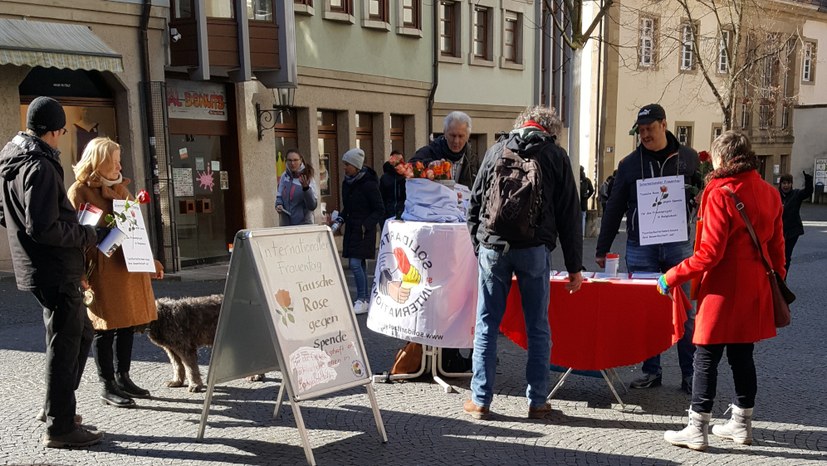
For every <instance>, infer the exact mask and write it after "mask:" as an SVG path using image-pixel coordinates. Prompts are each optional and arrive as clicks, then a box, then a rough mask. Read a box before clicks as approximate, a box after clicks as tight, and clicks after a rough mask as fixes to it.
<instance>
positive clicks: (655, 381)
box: [629, 374, 663, 388]
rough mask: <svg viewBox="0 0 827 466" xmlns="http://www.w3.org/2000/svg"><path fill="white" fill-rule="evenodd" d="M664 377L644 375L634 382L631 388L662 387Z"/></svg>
mask: <svg viewBox="0 0 827 466" xmlns="http://www.w3.org/2000/svg"><path fill="white" fill-rule="evenodd" d="M662 379H663V376H661V375H660V374H644V375H643V377H641V378H639V379H637V380H635V381H633V382H632V383H631V384H630V385H629V386H630V387H632V388H655V387H660V386H661V382H662Z"/></svg>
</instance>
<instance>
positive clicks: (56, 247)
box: [0, 97, 106, 448]
mask: <svg viewBox="0 0 827 466" xmlns="http://www.w3.org/2000/svg"><path fill="white" fill-rule="evenodd" d="M65 125H66V114H65V113H64V112H63V107H62V106H61V105H60V104H59V103H58V102H57V101H56V100H54V99H52V98H49V97H38V98H36V99H35V100H33V101H32V103H31V104H30V105H29V109H28V112H27V114H26V126H27V128H28V129H27V130H26V131H25V132H20V133H18V134H17V135H16V136H15V137H14V138H12V140H11V141H10V142H9V143H7V144H6V146H5V147H4V148H3V149H2V151H0V225H2V226H4V227H5V228H6V231H7V232H8V235H9V248H10V249H11V255H12V263H13V265H14V275H15V278H16V280H17V288H18V289H20V290H24V291H31V292H32V294H34V296H35V298H37V301H38V302H39V303H40V305H41V306H42V307H43V322H44V324H45V326H46V401H45V404H44V405H43V411H41V413H40V414H39V415H38V419H40V420H41V421H46V422H47V427H46V430H47V433H46V436H45V437H44V439H43V443H44V444H45V445H46V446H47V447H52V448H66V447H87V446H90V445H94V444H96V443H98V442H100V440H101V438H102V437H103V433H102V432H97V431H89V430H87V429H85V428H83V427H81V425H80V416H77V415H76V413H75V407H76V401H75V390H76V389H77V387H78V385H79V383H80V378H81V374H82V373H83V368H84V366H85V365H86V360H87V358H88V356H89V348H90V346H91V343H92V327H91V324H90V322H89V318H88V317H87V316H86V307H85V306H84V305H83V300H82V294H81V288H80V281H81V279H82V278H83V276H84V255H83V252H84V249H85V248H87V247H93V246H94V245H95V244H96V243H97V242H98V236H103V235H105V233H106V232H105V231H103V230H100V231H96V229H95V228H94V227H91V226H84V225H80V224H79V223H78V221H77V212H76V211H75V209H74V208H72V204H70V203H69V199H68V198H67V196H66V187H65V186H64V185H63V168H62V167H61V165H60V151H58V150H57V146H58V143H59V141H60V139H61V137H62V136H63V135H64V134H66V129H65V128H64V126H65Z"/></svg>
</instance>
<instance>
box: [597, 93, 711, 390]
mask: <svg viewBox="0 0 827 466" xmlns="http://www.w3.org/2000/svg"><path fill="white" fill-rule="evenodd" d="M666 128H667V124H666V111H665V110H664V109H663V107H661V106H660V105H658V104H649V105H646V106H644V107H643V108H641V109H640V111H639V112H638V115H637V121H636V122H635V126H634V128H633V129H634V130H635V131H637V132H638V134H639V135H640V144H639V145H638V146H637V148H635V150H634V151H633V152H632V153H631V154H629V155H627V156H626V157H624V158H623V160H621V161H620V164H619V165H618V167H617V174H616V175H615V178H614V183H613V185H612V190H611V194H610V195H609V200H608V202H607V203H606V208H605V210H604V211H603V220H602V223H601V225H600V235H599V236H598V238H597V250H596V251H595V262H597V265H598V266H599V267H601V268H603V267H605V265H606V253H608V252H609V251H610V249H611V247H612V242H613V241H614V238H615V236H617V232H618V230H619V228H620V222H621V220H622V218H623V214H624V213H625V214H626V234H627V239H626V269H627V270H628V271H629V272H661V273H663V272H666V271H667V270H669V269H670V268H672V267H673V266H675V265H677V264H678V263H679V262H681V261H682V260H684V259H686V258H687V257H689V256H691V255H692V240H691V239H690V236H689V231H688V227H689V225H690V218H691V216H692V213H693V212H694V205H693V204H692V199H693V196H692V194H691V193H692V192H693V191H694V189H693V187H694V188H697V189H700V188H701V186H702V180H701V177H700V175H699V174H698V164H699V162H698V153H697V152H695V151H694V150H693V149H691V148H689V147H686V146H683V145H681V144H680V143H679V142H678V140H677V138H675V136H674V135H673V134H672V133H671V132H669V131H668V130H667V129H666ZM676 175H682V176H683V181H684V186H685V187H686V193H685V196H686V219H687V232H686V233H687V239H686V240H685V241H678V242H672V243H659V244H647V245H641V244H640V227H639V221H638V199H637V181H638V180H644V179H652V178H658V177H664V176H676ZM685 291H686V292H687V294H689V292H688V286H687V287H686V288H685ZM694 331H695V311H694V309H689V310H688V312H687V320H686V322H685V324H684V334H683V337H682V338H681V340H680V341H678V345H677V346H678V360H679V363H680V366H681V373H682V381H681V388H682V389H683V390H684V391H685V392H686V393H691V391H692V373H693V368H692V359H693V356H694V354H695V346H694V345H693V344H692V334H693V333H694ZM642 370H643V377H642V378H640V379H638V380H635V381H633V382H632V383H631V387H632V388H652V387H657V386H660V385H661V379H662V376H661V365H660V355H657V356H653V357H651V358H649V359H647V360H646V361H644V362H643V368H642Z"/></svg>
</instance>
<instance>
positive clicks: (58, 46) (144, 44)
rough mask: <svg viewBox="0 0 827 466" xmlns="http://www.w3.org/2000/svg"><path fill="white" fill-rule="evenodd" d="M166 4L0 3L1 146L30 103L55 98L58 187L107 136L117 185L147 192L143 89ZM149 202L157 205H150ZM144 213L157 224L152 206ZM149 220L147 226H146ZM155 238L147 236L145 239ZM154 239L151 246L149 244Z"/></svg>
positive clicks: (157, 73) (155, 71)
mask: <svg viewBox="0 0 827 466" xmlns="http://www.w3.org/2000/svg"><path fill="white" fill-rule="evenodd" d="M167 4H168V3H167V1H165V0H152V1H149V0H147V1H145V2H144V1H139V0H137V1H136V0H120V1H118V0H113V1H105V2H101V1H96V0H72V1H68V0H67V1H62V0H54V1H49V2H42V1H17V0H8V1H3V2H2V3H0V136H1V137H2V139H3V144H5V142H6V141H8V140H10V139H11V138H12V137H13V136H14V134H15V133H16V132H17V131H21V130H23V129H25V121H26V109H27V106H28V104H29V102H31V100H32V99H34V98H35V97H37V96H40V95H49V96H53V97H55V98H57V99H58V100H59V101H60V102H61V103H62V104H63V105H64V108H65V110H66V116H67V125H66V129H67V131H68V133H67V135H66V136H65V137H64V138H62V142H61V147H60V150H61V163H62V165H63V169H64V173H65V179H64V182H65V184H66V187H67V188H68V187H69V185H70V184H71V183H72V182H73V181H74V176H73V174H72V169H71V166H72V164H74V163H75V162H76V161H77V160H78V157H79V156H80V154H81V153H82V151H83V147H84V146H85V144H86V142H88V141H89V140H90V139H92V138H94V137H97V136H108V137H110V138H112V139H114V140H115V141H117V142H118V143H119V144H121V146H122V165H123V173H124V176H125V177H128V178H132V179H133V184H132V185H131V186H130V188H131V189H133V190H136V191H137V190H138V189H144V188H146V189H148V190H150V192H153V191H152V189H151V187H152V185H153V171H154V169H153V167H152V166H151V165H150V164H149V163H150V161H151V160H152V159H151V157H148V156H147V154H149V153H150V151H151V147H150V144H149V142H150V140H149V138H148V137H147V131H146V124H147V120H146V115H147V114H148V113H150V112H147V111H144V110H142V109H144V108H145V105H146V100H145V99H144V98H143V96H144V95H145V90H146V89H145V87H144V83H146V82H150V81H155V80H162V79H163V73H164V58H163V55H158V54H153V53H149V51H150V50H156V51H157V50H163V42H164V37H163V33H164V31H165V23H166V19H165V17H166V9H167ZM156 200H157V198H156ZM155 205H157V203H156V204H154V205H153V204H151V207H150V208H149V209H147V210H145V215H146V216H148V218H150V219H155V218H157V216H156V215H155V212H154V206H155ZM152 221H154V220H151V222H152ZM152 236H155V235H152ZM153 239H154V238H153ZM11 269H12V267H11V259H10V256H9V250H8V241H7V238H6V235H5V234H3V235H0V270H6V271H10V270H11Z"/></svg>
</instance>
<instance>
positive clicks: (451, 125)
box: [410, 112, 479, 188]
mask: <svg viewBox="0 0 827 466" xmlns="http://www.w3.org/2000/svg"><path fill="white" fill-rule="evenodd" d="M470 137H471V117H469V116H468V115H467V114H465V113H463V112H451V113H449V114H448V115H447V116H446V117H445V122H444V125H443V134H442V136H439V137H437V138H436V139H434V140H433V141H431V143H430V144H428V145H427V146H424V147H420V148H419V150H417V151H416V154H415V155H414V156H413V158H412V159H411V160H410V161H411V162H417V161H419V162H422V163H424V164H425V165H428V163H430V162H432V161H434V160H440V159H445V160H448V161H449V162H451V163H452V164H453V165H454V168H453V171H454V181H456V182H457V183H459V184H462V185H465V186H467V187H469V188H470V187H471V186H472V185H473V184H474V178H476V176H477V170H478V169H479V160H478V159H477V155H476V154H474V153H473V152H472V150H471V147H470V146H469V145H468V139H470Z"/></svg>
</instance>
